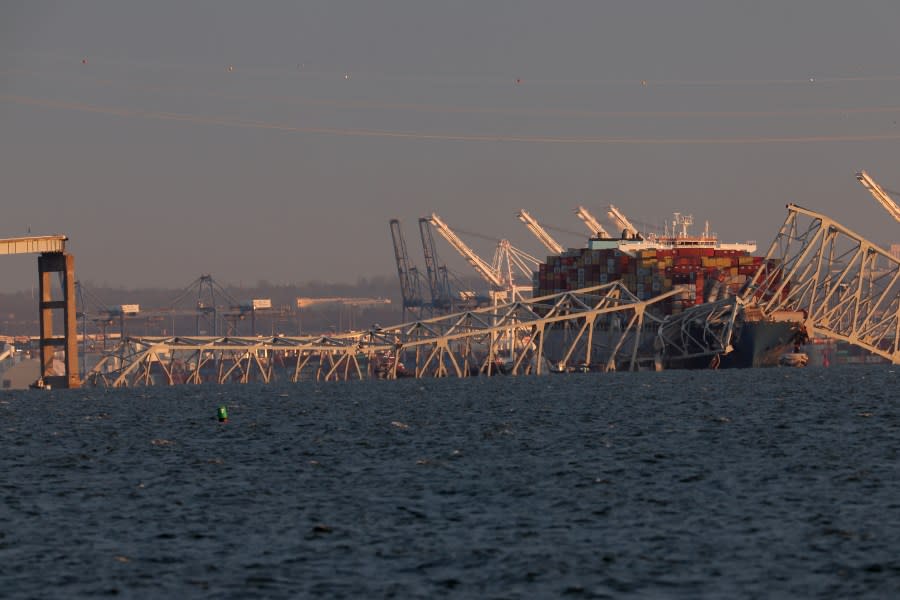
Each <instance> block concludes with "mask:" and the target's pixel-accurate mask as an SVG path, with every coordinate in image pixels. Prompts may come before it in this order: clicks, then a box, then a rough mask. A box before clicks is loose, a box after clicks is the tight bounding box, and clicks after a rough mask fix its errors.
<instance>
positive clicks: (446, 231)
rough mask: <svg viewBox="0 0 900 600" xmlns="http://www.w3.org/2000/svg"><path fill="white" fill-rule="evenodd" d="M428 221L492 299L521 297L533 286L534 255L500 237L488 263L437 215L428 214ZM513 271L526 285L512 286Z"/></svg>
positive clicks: (513, 283)
mask: <svg viewBox="0 0 900 600" xmlns="http://www.w3.org/2000/svg"><path fill="white" fill-rule="evenodd" d="M429 220H430V221H431V224H432V225H433V226H434V228H435V229H437V231H438V233H439V234H441V236H442V237H443V238H444V239H445V240H447V242H449V243H450V245H451V246H453V247H454V248H455V249H456V251H457V252H459V253H460V254H461V255H462V257H463V258H465V259H466V260H467V261H468V262H469V264H470V265H472V266H473V267H475V270H476V271H477V272H478V274H479V275H481V276H482V278H484V280H485V281H487V282H488V284H489V285H490V286H491V293H492V296H493V297H494V299H495V300H504V301H505V300H512V299H521V298H523V297H525V296H527V295H529V294H528V292H530V291H531V289H532V288H533V286H532V277H533V276H534V271H535V270H536V269H537V268H538V265H539V264H540V261H539V260H538V259H537V258H535V257H534V256H531V255H530V254H528V253H527V252H523V251H521V250H519V249H518V248H516V247H514V246H513V245H512V244H510V243H509V241H508V240H500V241H499V242H498V243H497V248H496V250H495V251H494V260H493V264H490V265H489V264H488V263H487V262H486V261H485V260H483V259H482V258H481V257H480V256H478V255H477V254H475V251H474V250H472V249H471V248H470V247H469V246H468V245H466V243H465V242H463V241H462V240H461V239H459V236H457V235H456V234H455V233H454V232H453V230H452V229H450V227H449V226H447V224H446V223H444V221H442V220H441V218H440V217H439V216H437V215H436V214H433V213H432V215H431V217H430V218H429ZM516 270H517V271H519V272H520V273H522V274H523V276H524V277H525V278H526V280H527V281H528V284H527V285H516V283H515V279H514V275H513V272H514V271H516Z"/></svg>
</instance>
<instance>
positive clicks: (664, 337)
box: [657, 297, 744, 363]
mask: <svg viewBox="0 0 900 600" xmlns="http://www.w3.org/2000/svg"><path fill="white" fill-rule="evenodd" d="M743 307H744V302H743V300H742V299H741V298H739V297H730V298H723V299H722V300H718V301H716V302H707V303H705V304H699V305H696V306H692V307H690V308H688V309H687V310H685V311H684V312H683V313H681V314H679V315H674V316H671V317H669V318H667V319H666V320H665V322H663V324H662V325H661V326H660V328H659V332H658V339H657V349H658V350H659V352H660V357H661V358H662V359H664V360H666V361H667V362H669V363H677V362H679V361H688V360H694V359H698V358H704V357H709V358H710V360H711V361H712V359H714V358H715V357H718V356H721V355H725V354H729V353H730V352H731V351H732V345H731V343H732V340H733V339H734V336H735V333H736V331H737V329H738V328H739V327H740V323H741V321H740V317H741V316H742V315H743Z"/></svg>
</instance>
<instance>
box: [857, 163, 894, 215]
mask: <svg viewBox="0 0 900 600" xmlns="http://www.w3.org/2000/svg"><path fill="white" fill-rule="evenodd" d="M856 179H857V181H859V182H860V183H861V184H862V186H863V187H864V188H866V189H867V190H869V193H870V194H872V196H873V197H874V198H875V199H876V200H878V202H880V203H881V205H882V206H883V207H884V208H885V210H887V211H888V212H889V213H891V216H892V217H894V220H896V221H898V222H900V207H898V206H897V203H896V202H894V200H893V199H892V198H891V197H890V196H888V194H887V192H885V191H884V190H883V189H882V188H881V186H880V185H878V184H877V183H875V180H874V179H872V178H871V177H870V176H869V174H868V173H866V172H865V171H860V172H859V173H857V174H856Z"/></svg>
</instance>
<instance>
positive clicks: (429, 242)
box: [419, 217, 453, 312]
mask: <svg viewBox="0 0 900 600" xmlns="http://www.w3.org/2000/svg"><path fill="white" fill-rule="evenodd" d="M419 236H420V237H421V238H422V251H423V253H424V255H425V271H426V273H427V275H428V288H429V290H430V291H431V306H432V307H433V309H434V312H437V311H442V312H446V311H452V310H453V292H452V291H451V290H450V276H449V274H448V272H447V267H446V266H445V265H439V264H438V254H437V248H436V247H435V245H434V236H433V235H431V224H430V223H429V221H428V218H427V217H420V218H419Z"/></svg>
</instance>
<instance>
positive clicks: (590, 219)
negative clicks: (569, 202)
mask: <svg viewBox="0 0 900 600" xmlns="http://www.w3.org/2000/svg"><path fill="white" fill-rule="evenodd" d="M575 216H577V217H578V218H579V219H581V220H582V221H584V224H585V225H587V228H588V229H590V230H591V235H595V236H597V237H601V238H608V237H610V235H609V233H607V231H606V230H605V229H603V225H601V224H600V223H599V221H597V219H595V218H594V215H592V214H591V213H589V212H588V209H586V208H585V207H583V206H579V207H578V208H576V209H575Z"/></svg>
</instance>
